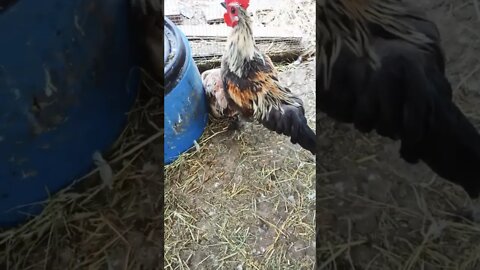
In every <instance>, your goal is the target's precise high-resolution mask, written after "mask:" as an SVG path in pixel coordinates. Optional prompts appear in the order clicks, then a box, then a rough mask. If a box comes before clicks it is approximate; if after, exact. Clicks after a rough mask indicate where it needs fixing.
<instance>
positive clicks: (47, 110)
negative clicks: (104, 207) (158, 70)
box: [0, 0, 139, 227]
mask: <svg viewBox="0 0 480 270" xmlns="http://www.w3.org/2000/svg"><path fill="white" fill-rule="evenodd" d="M10 2H12V4H11V5H10V6H8V7H6V8H4V9H1V8H0V226H1V227H9V226H13V225H16V224H18V223H20V222H22V221H25V219H26V218H27V217H28V216H30V215H36V214H38V213H39V212H40V211H41V210H42V209H43V208H42V206H41V205H40V204H37V202H41V201H44V200H46V199H47V198H48V196H49V195H51V194H54V193H55V192H57V191H59V190H60V189H62V188H64V187H66V186H68V185H69V184H70V183H72V181H73V180H75V179H76V178H78V177H81V176H82V175H84V174H86V173H88V172H89V171H90V170H91V169H93V168H94V164H93V161H92V154H93V153H94V152H95V151H96V150H98V151H104V150H107V149H108V148H110V146H111V145H112V144H113V143H114V141H115V140H116V139H117V138H118V136H119V135H120V133H121V131H122V130H123V129H124V127H125V124H126V119H127V115H126V113H127V112H128V111H129V110H130V108H131V106H132V105H133V101H134V100H135V97H136V88H137V86H138V85H139V84H138V83H139V76H138V75H139V74H138V73H134V72H132V70H133V69H132V68H133V67H134V64H135V62H136V61H137V60H136V57H135V54H134V52H135V49H134V48H133V45H130V44H131V38H130V34H131V30H130V29H129V27H130V24H129V18H128V16H129V6H128V1H126V0H123V1H114V0H102V1H99V0H68V1H66V0H41V1H39V0H18V1H10Z"/></svg>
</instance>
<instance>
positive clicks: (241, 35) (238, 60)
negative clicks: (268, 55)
mask: <svg viewBox="0 0 480 270" xmlns="http://www.w3.org/2000/svg"><path fill="white" fill-rule="evenodd" d="M246 16H248V15H246ZM258 54H259V53H258V52H257V51H256V48H255V39H254V38H253V34H252V29H251V27H250V18H247V19H240V21H239V22H238V24H237V25H236V26H235V27H234V28H233V30H232V33H231V34H230V36H229V37H228V40H227V56H228V65H229V66H228V67H229V68H230V70H231V71H232V72H234V73H235V74H236V75H237V76H238V77H242V75H243V74H242V70H243V65H244V63H245V62H247V61H251V60H253V58H254V57H255V55H258Z"/></svg>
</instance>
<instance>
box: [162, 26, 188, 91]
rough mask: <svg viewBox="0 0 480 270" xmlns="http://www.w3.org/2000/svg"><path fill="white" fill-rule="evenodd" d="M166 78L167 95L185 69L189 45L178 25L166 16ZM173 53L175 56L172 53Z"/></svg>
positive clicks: (164, 40)
mask: <svg viewBox="0 0 480 270" xmlns="http://www.w3.org/2000/svg"><path fill="white" fill-rule="evenodd" d="M163 35H164V39H163V42H164V59H163V60H164V63H165V67H164V72H163V73H164V79H165V95H167V94H168V93H169V92H170V91H172V90H173V89H174V88H175V86H176V85H177V84H178V80H177V78H178V77H180V74H181V73H182V72H183V71H184V68H185V66H186V63H187V61H189V59H187V45H186V44H185V43H184V41H183V38H182V34H181V33H180V30H179V29H178V27H177V26H176V25H175V24H174V23H173V22H172V21H171V20H170V19H168V18H167V17H164V34H163ZM172 54H173V57H171V55H172Z"/></svg>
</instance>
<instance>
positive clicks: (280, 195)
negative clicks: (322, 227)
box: [165, 61, 315, 269]
mask: <svg viewBox="0 0 480 270" xmlns="http://www.w3.org/2000/svg"><path fill="white" fill-rule="evenodd" d="M314 76H315V63H314V62H313V61H311V62H307V63H303V64H300V65H299V66H296V67H291V68H288V71H284V72H282V73H281V74H280V75H279V77H280V78H281V80H282V81H283V82H285V84H286V85H288V86H289V87H290V89H291V90H292V92H294V93H297V94H299V95H300V97H301V98H302V99H303V100H304V101H305V107H306V111H307V116H308V119H310V124H311V126H313V125H314V119H315V80H314ZM227 126H228V123H226V122H215V120H213V121H212V122H211V123H210V124H209V127H208V129H207V131H206V133H205V134H204V136H203V138H202V139H201V140H200V141H199V143H200V150H199V151H195V152H193V153H191V154H189V155H187V156H184V157H182V158H181V160H179V161H177V162H175V163H174V164H172V165H171V166H168V167H167V170H166V172H167V173H166V186H165V252H166V254H165V260H166V266H167V267H166V269H188V268H190V269H312V268H313V263H314V258H315V253H314V252H315V242H314V233H315V231H314V228H315V225H314V222H315V221H314V218H315V215H314V212H315V185H314V184H315V183H314V181H315V160H314V157H313V155H311V154H310V153H309V152H307V151H305V150H303V149H301V148H300V147H299V146H298V145H292V144H291V143H290V141H289V139H288V138H286V137H284V136H280V135H278V134H276V133H274V132H270V131H268V130H266V129H265V128H264V127H263V126H260V125H258V124H254V123H248V124H247V125H246V126H244V127H243V129H242V130H241V131H229V130H227ZM242 267H243V268H242Z"/></svg>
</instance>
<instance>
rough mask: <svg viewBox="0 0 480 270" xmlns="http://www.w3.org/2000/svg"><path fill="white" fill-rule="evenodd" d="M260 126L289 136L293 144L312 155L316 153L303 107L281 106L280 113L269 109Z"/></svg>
mask: <svg viewBox="0 0 480 270" xmlns="http://www.w3.org/2000/svg"><path fill="white" fill-rule="evenodd" d="M300 104H302V103H301V101H300ZM262 124H263V125H264V126H265V127H266V128H268V129H269V130H272V131H275V132H277V133H278V134H283V135H286V136H289V137H290V141H291V142H292V143H293V144H296V143H298V144H299V145H300V146H301V147H303V148H304V149H306V150H308V151H310V152H311V153H312V154H315V153H316V145H317V144H316V136H315V132H314V131H313V130H312V129H311V128H310V127H309V126H308V124H307V119H306V118H305V111H304V110H303V107H301V106H300V107H299V106H294V105H289V104H282V111H281V110H279V109H275V108H273V109H271V110H270V112H269V114H268V116H267V117H266V119H264V120H263V121H262Z"/></svg>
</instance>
